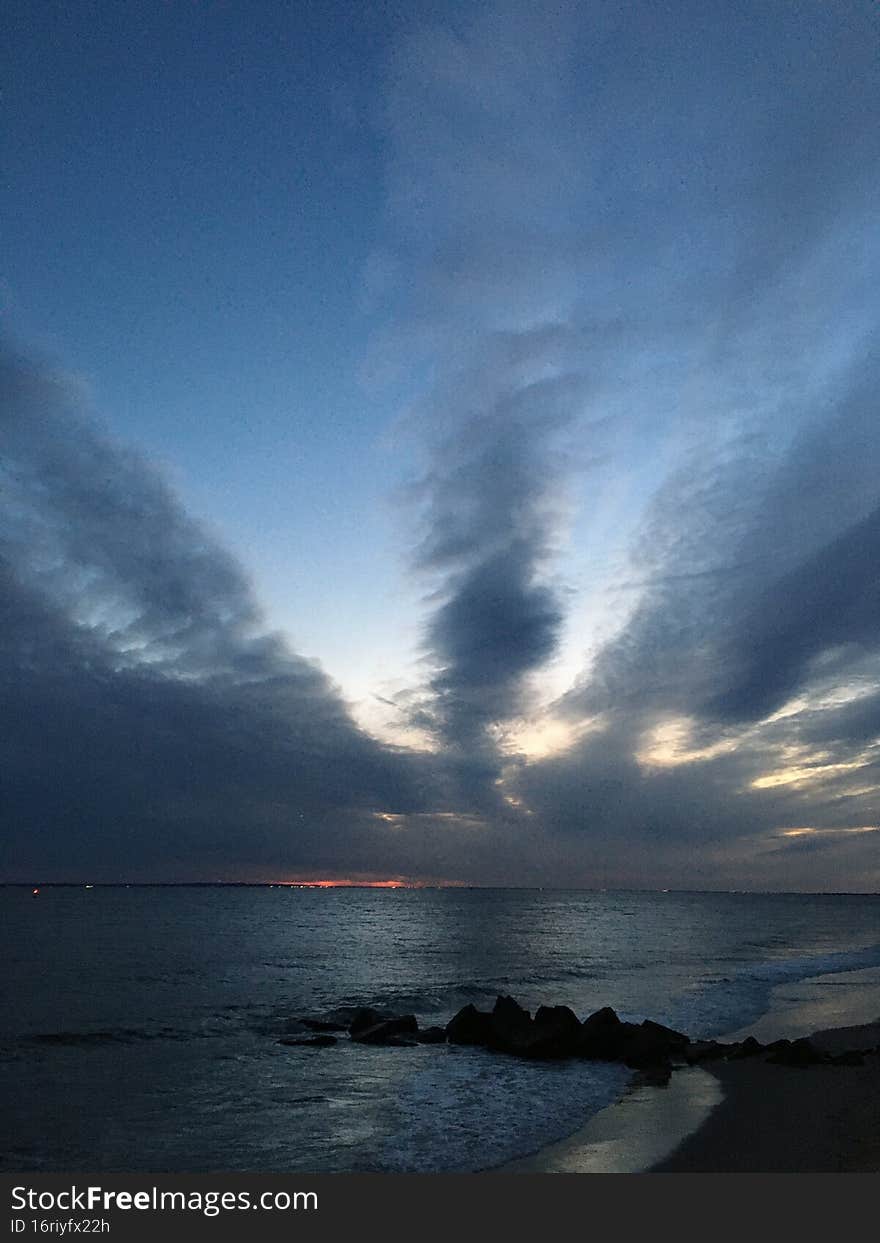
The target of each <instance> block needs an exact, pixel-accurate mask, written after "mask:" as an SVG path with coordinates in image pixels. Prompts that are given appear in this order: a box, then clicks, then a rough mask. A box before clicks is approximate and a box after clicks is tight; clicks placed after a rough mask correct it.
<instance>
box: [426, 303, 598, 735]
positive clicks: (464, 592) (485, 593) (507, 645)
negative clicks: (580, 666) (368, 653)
mask: <svg viewBox="0 0 880 1243" xmlns="http://www.w3.org/2000/svg"><path fill="white" fill-rule="evenodd" d="M567 345H568V342H567V337H566V333H565V331H564V330H563V329H561V328H559V327H549V328H541V329H539V330H537V331H534V332H522V333H518V334H512V333H508V334H494V335H492V336H491V337H490V338H487V339H486V341H485V342H484V343H483V348H484V351H485V352H484V355H483V357H482V358H481V359H480V360H479V361H478V362H476V363H475V364H473V365H472V366H471V367H470V368H468V369H466V370H465V371H464V372H463V373H462V374H461V375H459V376H456V377H455V381H454V383H453V385H452V386H451V388H450V390H448V391H446V392H443V393H442V394H438V396H437V397H436V399H435V403H434V404H433V405H432V406H431V407H430V413H431V414H432V415H433V416H435V417H433V418H432V419H431V421H430V424H429V426H430V427H431V428H435V429H436V428H439V429H441V434H440V436H439V437H438V438H435V439H434V442H433V444H432V446H431V452H430V466H429V470H428V472H427V473H426V475H425V477H424V478H423V480H422V481H421V483H420V484H419V485H418V487H417V488H416V489H414V493H415V495H416V496H417V498H418V501H419V502H420V505H421V520H422V526H423V530H424V536H423V539H422V540H421V542H420V544H419V546H418V549H417V554H416V564H417V566H418V568H419V569H420V570H421V571H423V572H425V573H427V574H429V575H431V576H432V577H433V578H434V579H435V580H436V579H438V578H439V585H438V586H437V588H436V594H437V595H438V596H439V597H440V602H439V604H438V605H437V606H436V608H435V609H434V612H433V614H432V616H431V618H430V620H429V622H428V624H427V627H426V643H425V646H426V650H427V653H428V655H429V657H430V659H431V661H432V663H433V664H434V665H435V666H436V669H437V671H436V673H435V674H434V676H433V677H432V679H431V682H430V688H429V689H430V695H431V697H430V699H429V700H428V701H426V702H425V703H423V705H422V709H421V711H422V718H423V722H425V723H431V724H432V725H433V726H434V728H436V729H437V730H438V731H439V733H440V735H441V737H442V738H443V739H444V742H445V744H446V745H447V746H452V747H459V748H461V749H463V750H465V751H470V750H471V749H472V748H473V747H474V746H478V747H480V746H482V747H487V746H488V745H489V737H488V733H487V731H489V730H490V728H491V727H492V726H494V725H496V724H497V723H498V722H500V721H504V720H506V719H507V718H509V717H511V716H513V715H515V714H516V713H517V712H519V711H521V710H523V709H524V708H525V707H526V698H525V692H526V681H525V680H526V678H527V675H528V674H530V673H532V672H534V671H535V670H537V669H539V668H540V667H541V665H543V664H544V663H545V661H546V660H547V659H548V658H549V657H550V656H551V655H552V654H553V652H554V650H555V646H556V642H557V637H558V633H559V628H560V625H561V621H562V607H561V599H560V593H559V591H558V590H557V589H556V588H554V586H553V585H552V584H551V582H550V581H548V579H547V578H546V574H545V569H546V566H547V565H548V563H549V561H550V559H551V557H552V554H553V551H554V544H555V540H556V538H557V531H558V527H559V525H560V521H561V515H562V511H563V508H564V506H563V485H564V478H565V471H564V469H563V464H562V460H561V455H560V452H559V449H558V447H557V444H556V438H557V437H558V434H559V433H560V432H561V430H562V429H564V427H565V425H566V423H567V422H568V421H569V419H570V416H571V409H572V407H573V406H574V405H575V404H576V403H577V401H578V400H580V399H582V395H583V387H584V384H583V380H582V378H581V377H579V376H577V375H575V374H572V373H571V372H570V371H568V370H567V369H566V367H565V362H564V356H565V352H566V349H567ZM542 369H543V370H546V369H552V370H553V371H554V372H555V374H554V375H552V376H550V377H549V378H545V379H542V380H534V379H532V378H531V376H532V373H533V372H540V371H541V370H542Z"/></svg>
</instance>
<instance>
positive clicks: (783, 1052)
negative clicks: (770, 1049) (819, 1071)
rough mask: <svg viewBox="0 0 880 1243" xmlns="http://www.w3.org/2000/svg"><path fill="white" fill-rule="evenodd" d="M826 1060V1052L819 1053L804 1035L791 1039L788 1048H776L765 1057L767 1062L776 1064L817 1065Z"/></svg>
mask: <svg viewBox="0 0 880 1243" xmlns="http://www.w3.org/2000/svg"><path fill="white" fill-rule="evenodd" d="M826 1060H827V1057H826V1054H824V1053H821V1052H820V1051H819V1050H818V1049H817V1048H816V1046H815V1045H814V1044H813V1043H812V1041H810V1040H807V1039H806V1037H805V1038H803V1039H802V1040H793V1041H792V1042H791V1044H790V1045H789V1046H788V1048H785V1049H778V1050H777V1051H776V1052H775V1053H771V1054H770V1056H769V1057H768V1058H767V1061H768V1062H773V1063H775V1064H776V1065H777V1066H819V1065H821V1063H822V1062H825V1061H826Z"/></svg>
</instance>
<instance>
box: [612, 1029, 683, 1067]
mask: <svg viewBox="0 0 880 1243" xmlns="http://www.w3.org/2000/svg"><path fill="white" fill-rule="evenodd" d="M672 1036H678V1033H677V1032H675V1033H672ZM685 1043H687V1042H685ZM683 1049H684V1045H682V1044H681V1042H680V1041H679V1040H677V1039H672V1038H671V1036H670V1034H668V1029H667V1028H664V1027H661V1026H660V1024H659V1023H649V1024H645V1023H642V1024H641V1025H640V1026H638V1027H634V1029H633V1030H630V1031H628V1032H627V1033H626V1035H625V1037H624V1040H623V1043H622V1045H621V1048H620V1053H619V1056H620V1058H621V1060H622V1061H624V1062H626V1064H627V1066H632V1067H639V1068H641V1067H646V1066H671V1064H672V1058H673V1056H675V1055H678V1056H680V1055H681V1053H682V1051H683Z"/></svg>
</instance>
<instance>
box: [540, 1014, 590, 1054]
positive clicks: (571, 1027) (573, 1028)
mask: <svg viewBox="0 0 880 1243" xmlns="http://www.w3.org/2000/svg"><path fill="white" fill-rule="evenodd" d="M582 1030H583V1029H582V1026H581V1022H580V1020H579V1019H578V1017H577V1015H576V1014H575V1013H574V1011H573V1010H570V1009H569V1008H568V1006H539V1007H538V1010H537V1012H536V1013H535V1020H534V1023H533V1024H532V1032H531V1038H530V1041H529V1047H528V1050H527V1053H526V1056H528V1057H547V1058H549V1057H574V1056H575V1054H577V1053H578V1052H579V1051H580V1046H581V1035H582Z"/></svg>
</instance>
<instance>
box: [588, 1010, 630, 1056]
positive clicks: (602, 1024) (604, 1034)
mask: <svg viewBox="0 0 880 1243" xmlns="http://www.w3.org/2000/svg"><path fill="white" fill-rule="evenodd" d="M636 1030H637V1028H636V1025H635V1024H634V1023H623V1022H621V1020H620V1019H619V1018H618V1016H617V1014H616V1013H615V1012H614V1010H612V1009H611V1007H610V1006H603V1007H602V1009H601V1010H597V1011H596V1012H595V1014H591V1015H590V1016H589V1017H588V1018H586V1019H584V1021H583V1023H581V1032H580V1040H579V1042H578V1053H579V1055H580V1056H581V1057H586V1058H592V1059H594V1060H597V1061H604V1062H615V1061H618V1060H620V1058H621V1054H622V1051H623V1046H624V1044H625V1043H626V1041H627V1039H628V1038H629V1037H630V1036H631V1035H632V1033H633V1032H635V1031H636Z"/></svg>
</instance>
